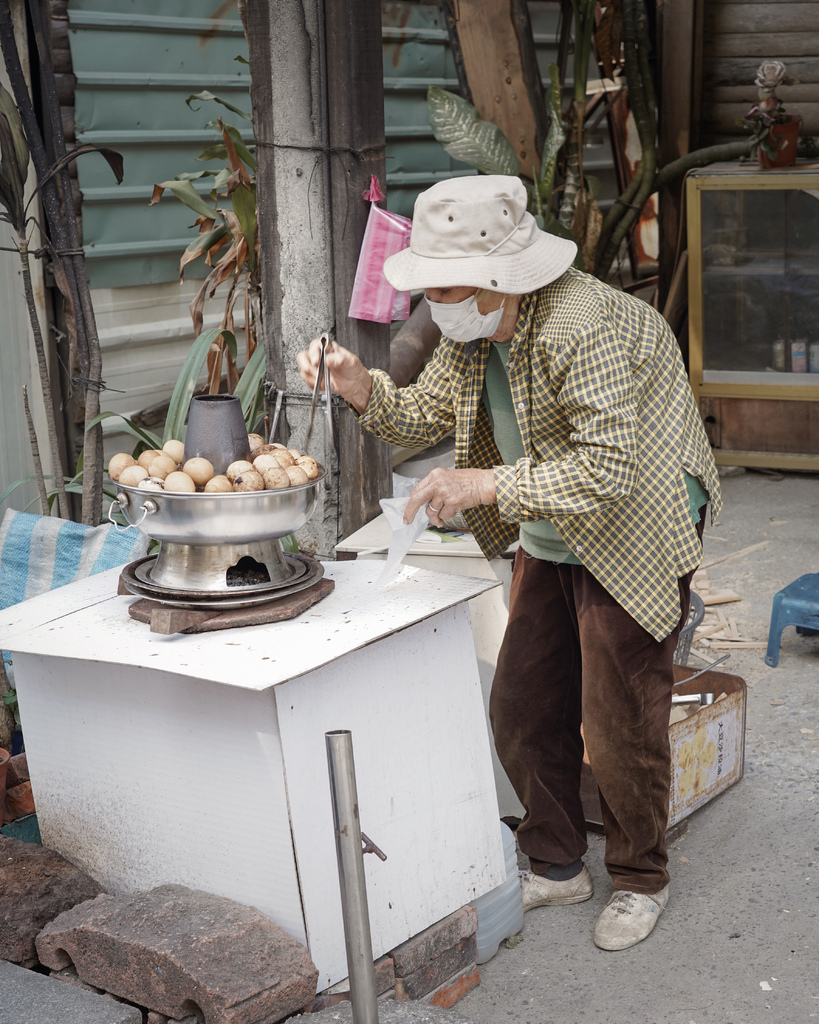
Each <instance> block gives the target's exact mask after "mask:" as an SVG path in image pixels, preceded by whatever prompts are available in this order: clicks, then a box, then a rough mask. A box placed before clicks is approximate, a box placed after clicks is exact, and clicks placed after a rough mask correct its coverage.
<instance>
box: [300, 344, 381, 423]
mask: <svg viewBox="0 0 819 1024" xmlns="http://www.w3.org/2000/svg"><path fill="white" fill-rule="evenodd" d="M320 358H321V341H320V340H319V339H318V338H313V340H312V341H311V342H310V347H309V348H307V349H303V350H302V351H301V352H299V353H297V355H296V365H297V366H298V368H299V375H300V377H301V379H302V380H303V381H304V383H305V384H307V385H308V387H310V388H311V389H312V387H313V385H314V384H315V382H316V370H317V369H318V365H319V359H320ZM324 359H325V361H326V363H327V369H328V370H329V371H330V387H331V388H332V389H333V391H335V392H336V393H337V394H339V395H341V397H342V398H343V399H344V400H345V401H346V402H349V403H350V405H352V406H353V408H354V409H355V410H356V411H357V412H358V413H359V414H360V413H363V412H364V410H365V409H366V408H367V405H368V403H369V401H370V395H371V394H372V389H373V382H372V377H370V375H369V373H368V372H367V369H366V367H365V366H364V364H363V363H362V362H361V360H360V359H359V358H358V356H357V355H355V354H354V353H353V352H351V351H350V350H349V349H347V348H343V347H342V346H341V345H337V344H336V342H334V341H331V342H328V344H327V349H326V351H325V354H324ZM322 384H323V382H321V381H320V382H319V388H321V387H322Z"/></svg>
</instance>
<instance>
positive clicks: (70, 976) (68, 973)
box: [48, 965, 104, 996]
mask: <svg viewBox="0 0 819 1024" xmlns="http://www.w3.org/2000/svg"><path fill="white" fill-rule="evenodd" d="M48 973H49V976H50V977H52V978H56V979H57V980H58V981H65V982H66V983H67V984H69V985H73V986H74V987H75V988H81V989H84V990H85V991H86V992H96V994H97V995H98V996H99V995H104V993H103V991H102V989H100V988H94V986H93V985H87V984H86V983H85V982H84V981H81V980H80V976H79V975H78V974H77V968H76V967H74V966H73V965H72V966H69V967H63V969H62V970H61V971H49V972H48Z"/></svg>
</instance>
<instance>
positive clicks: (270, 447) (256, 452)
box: [253, 444, 284, 459]
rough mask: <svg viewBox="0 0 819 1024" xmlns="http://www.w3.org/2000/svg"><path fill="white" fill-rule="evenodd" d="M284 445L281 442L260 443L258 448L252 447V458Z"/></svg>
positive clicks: (271, 451)
mask: <svg viewBox="0 0 819 1024" xmlns="http://www.w3.org/2000/svg"><path fill="white" fill-rule="evenodd" d="M283 447H284V445H281V444H262V445H259V447H258V448H254V449H253V458H254V459H255V458H256V457H257V456H259V455H270V454H272V453H273V452H278V451H281V449H282V448H283Z"/></svg>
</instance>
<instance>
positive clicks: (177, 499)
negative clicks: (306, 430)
mask: <svg viewBox="0 0 819 1024" xmlns="http://www.w3.org/2000/svg"><path fill="white" fill-rule="evenodd" d="M326 476H327V470H326V469H322V470H321V472H320V474H319V476H318V477H317V478H316V479H315V480H310V481H308V483H306V484H296V486H295V487H286V488H282V489H281V490H276V491H237V492H234V493H232V494H204V493H199V492H197V493H193V494H187V493H180V492H176V491H147V490H141V489H140V488H139V487H125V486H123V485H122V484H118V485H117V498H116V502H115V504H117V505H119V507H120V508H121V509H122V513H123V515H124V516H125V518H126V519H127V520H128V523H129V524H130V525H131V526H133V527H135V528H136V529H137V530H139V532H140V533H144V534H145V535H146V536H147V537H152V538H153V539H154V540H160V541H169V542H172V543H175V544H247V543H249V542H251V541H257V540H277V539H278V538H279V537H286V536H287V535H288V534H289V533H294V532H295V531H296V530H298V529H299V528H300V527H302V526H304V524H305V523H306V522H307V521H308V520H309V518H310V516H312V514H313V512H314V511H315V508H316V502H317V501H318V495H319V488H320V487H321V485H322V483H323V482H324V479H325V477H326Z"/></svg>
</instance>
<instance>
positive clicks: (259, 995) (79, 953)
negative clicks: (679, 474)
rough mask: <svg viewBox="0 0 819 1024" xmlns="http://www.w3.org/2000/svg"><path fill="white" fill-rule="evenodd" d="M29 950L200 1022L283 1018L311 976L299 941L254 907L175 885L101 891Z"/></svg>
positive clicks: (126, 995) (303, 997) (306, 998)
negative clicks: (109, 893) (118, 893)
mask: <svg viewBox="0 0 819 1024" xmlns="http://www.w3.org/2000/svg"><path fill="white" fill-rule="evenodd" d="M37 951H38V953H39V956H40V959H41V961H42V962H43V963H44V964H45V965H46V966H47V967H51V968H55V969H59V968H62V967H64V966H67V965H68V963H73V964H74V966H75V967H76V968H77V973H78V975H79V976H80V978H81V979H82V980H83V981H85V982H87V983H88V984H90V985H94V986H95V987H96V988H101V989H104V990H105V991H106V992H109V993H113V994H114V995H115V996H117V997H119V998H122V999H126V1000H128V1001H130V1002H134V1003H136V1004H138V1005H140V1006H144V1007H147V1009H149V1010H153V1011H155V1012H157V1013H160V1014H164V1015H165V1016H166V1017H170V1018H176V1019H181V1018H184V1017H189V1016H190V1015H191V1014H193V1013H196V1014H197V1015H199V1014H201V1015H202V1016H203V1017H204V1019H205V1020H207V1022H208V1024H261V1022H262V1021H278V1020H282V1019H283V1018H285V1017H288V1016H290V1015H291V1014H293V1013H296V1012H297V1011H300V1010H303V1009H304V1007H305V1006H307V1005H308V1004H309V1003H310V1002H312V1000H313V998H314V997H315V994H316V981H317V980H318V971H317V970H316V968H315V966H314V965H313V963H312V961H311V960H310V957H309V955H308V953H307V950H306V949H305V948H304V946H302V945H301V943H299V942H298V941H297V940H296V939H294V938H293V937H292V936H290V935H288V934H287V932H285V931H284V929H283V928H281V927H279V925H277V924H275V923H274V922H273V921H271V920H270V918H268V917H266V916H265V915H264V914H262V913H260V911H258V910H256V909H255V907H246V906H243V905H242V904H240V903H235V902H234V901H233V900H229V899H226V898H224V897H221V896H213V895H211V894H210V893H206V892H200V891H198V890H195V889H187V888H186V887H185V886H182V885H163V886H159V887H158V888H156V889H152V890H151V891H150V892H142V893H136V894H134V895H131V896H117V897H114V896H99V897H97V899H95V900H91V901H89V902H88V903H85V904H83V905H82V906H80V907H75V908H74V909H73V910H69V911H67V912H66V913H64V914H61V915H60V916H59V917H58V918H57V919H56V920H55V921H53V922H52V923H51V924H49V925H48V926H47V927H46V928H45V929H44V930H43V931H42V932H41V933H40V935H39V936H38V937H37Z"/></svg>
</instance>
